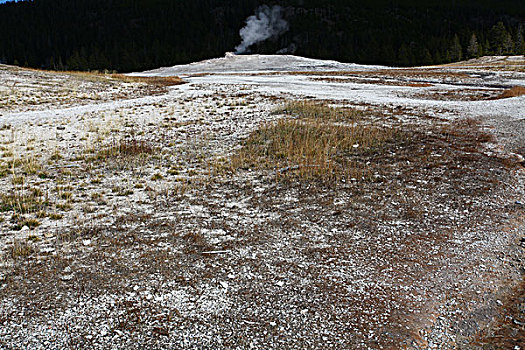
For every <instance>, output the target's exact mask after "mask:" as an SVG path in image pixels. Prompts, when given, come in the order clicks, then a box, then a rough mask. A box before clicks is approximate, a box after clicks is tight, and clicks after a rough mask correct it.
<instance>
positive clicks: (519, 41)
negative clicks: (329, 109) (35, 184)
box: [0, 0, 525, 72]
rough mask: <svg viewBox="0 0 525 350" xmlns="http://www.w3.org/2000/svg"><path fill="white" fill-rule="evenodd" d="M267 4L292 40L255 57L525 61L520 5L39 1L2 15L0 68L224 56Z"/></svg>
mask: <svg viewBox="0 0 525 350" xmlns="http://www.w3.org/2000/svg"><path fill="white" fill-rule="evenodd" d="M261 4H269V5H273V4H278V5H280V6H282V7H283V16H284V18H285V19H286V20H287V21H288V22H289V30H288V31H287V32H286V33H285V34H283V35H282V36H280V37H279V38H278V39H274V40H267V41H265V42H262V43H260V44H257V45H255V46H253V47H252V52H256V53H275V52H277V51H279V50H282V49H285V51H286V50H287V51H288V52H290V53H294V54H297V55H302V56H308V57H314V58H330V59H337V60H340V61H346V62H356V63H373V64H388V65H400V66H406V65H427V64H434V63H444V62H451V61H458V60H461V59H465V58H471V57H475V56H479V55H486V54H498V55H499V54H524V53H525V43H524V35H525V2H523V1H521V0H512V1H510V0H503V1H501V0H499V1H498V0H481V1H480V0H477V1H473V0H463V1H461V0H442V1H437V0H431V1H416V0H368V1H364V0H353V1H352V0H346V1H345V0H320V1H313V0H281V1H260V0H228V1H226V0H89V1H86V0H33V1H28V2H19V3H6V4H2V5H0V27H1V28H2V35H1V36H0V62H3V63H8V64H18V65H23V66H31V67H38V68H52V69H69V70H95V69H98V70H100V69H109V70H117V71H123V72H126V71H136V70H144V69H149V68H154V67H159V66H168V65H174V64H178V63H187V62H190V61H196V60H200V59H204V58H209V57H217V56H222V55H223V54H224V53H225V52H226V51H232V50H233V48H234V47H235V46H236V45H238V44H239V42H240V37H239V30H240V29H241V28H242V27H243V25H244V21H245V19H246V18H247V17H248V16H250V15H252V14H253V13H254V11H255V9H256V8H257V7H258V6H259V5H261Z"/></svg>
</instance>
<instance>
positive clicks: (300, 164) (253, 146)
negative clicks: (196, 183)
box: [231, 102, 397, 180]
mask: <svg viewBox="0 0 525 350" xmlns="http://www.w3.org/2000/svg"><path fill="white" fill-rule="evenodd" d="M283 111H284V112H285V113H286V114H288V115H291V116H294V117H297V118H300V119H289V118H287V119H282V120H279V121H277V122H276V123H269V124H265V125H263V126H261V127H260V128H259V129H258V130H257V131H255V132H254V133H252V134H251V135H250V136H249V137H248V139H247V140H246V141H245V142H244V144H243V147H242V149H241V150H239V151H238V152H237V153H236V154H235V155H234V156H233V157H232V160H231V164H232V167H233V168H234V169H239V168H242V169H274V170H276V174H277V175H291V174H294V175H296V176H298V177H299V178H302V179H321V180H333V179H339V178H348V179H351V178H356V179H361V178H363V177H366V174H367V166H366V162H365V161H364V160H363V156H365V155H367V154H371V153H374V152H376V151H377V150H379V149H380V148H382V147H383V146H384V145H385V143H387V142H388V141H390V140H392V139H394V138H395V137H396V134H397V131H395V130H394V129H392V128H385V127H376V126H365V125H355V124H352V125H346V124H335V123H333V122H332V121H333V120H334V119H335V120H341V118H345V117H348V118H353V119H355V116H354V113H355V115H359V114H360V113H361V112H357V111H354V112H351V111H344V110H341V109H337V108H332V107H328V106H325V105H318V104H313V103H311V102H299V103H295V102H293V103H289V104H287V105H285V107H284V109H283ZM345 113H350V114H348V115H347V114H345Z"/></svg>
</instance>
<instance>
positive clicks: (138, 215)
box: [0, 56, 525, 349]
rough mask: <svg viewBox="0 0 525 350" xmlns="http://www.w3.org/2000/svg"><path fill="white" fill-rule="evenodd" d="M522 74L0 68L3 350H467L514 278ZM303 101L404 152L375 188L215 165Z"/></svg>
mask: <svg viewBox="0 0 525 350" xmlns="http://www.w3.org/2000/svg"><path fill="white" fill-rule="evenodd" d="M509 62H510V63H509ZM524 67H525V61H524V60H523V59H521V58H503V57H501V58H492V59H488V58H483V59H480V60H478V61H476V62H467V63H464V64H461V65H453V66H444V67H427V68H411V69H391V68H387V67H366V66H358V65H349V64H340V63H336V62H327V61H318V60H309V59H303V58H296V57H292V56H279V57H275V56H230V57H226V58H222V59H218V60H209V61H204V62H201V63H197V64H193V65H187V66H181V67H173V68H166V69H160V70H156V71H152V72H145V73H141V75H157V76H166V75H180V76H183V77H185V80H186V81H187V83H186V84H184V85H178V86H171V87H167V88H165V89H164V90H162V91H161V90H158V89H151V88H150V87H148V85H147V84H145V83H137V82H116V81H109V82H107V81H104V80H102V81H101V80H100V77H98V78H96V79H94V80H95V81H93V80H90V79H88V78H87V77H81V76H80V77H79V76H74V77H73V76H68V75H64V74H56V73H43V72H37V71H28V70H20V69H15V68H13V67H7V66H2V67H1V69H0V74H1V80H2V81H3V82H8V83H7V84H3V85H2V87H1V88H0V96H1V97H2V100H0V101H2V102H3V103H1V104H0V172H2V174H3V177H1V178H0V189H1V191H0V192H1V193H3V197H2V203H1V204H2V207H0V220H1V221H0V249H1V251H2V253H1V254H2V257H1V258H0V261H1V267H0V348H6V349H14V348H27V349H62V348H97V349H105V348H116V349H123V348H130V349H134V348H137V349H138V348H145V347H148V348H210V349H224V348H238V349H245V348H260V349H268V348H275V349H277V348H279V349H285V348H290V349H291V348H296V349H306V348H309V349H321V348H333V349H342V348H347V349H366V348H400V347H404V346H407V347H410V346H411V347H416V348H428V349H433V348H442V349H449V348H454V347H458V346H465V347H468V346H472V347H475V346H474V345H472V344H473V336H475V335H476V334H477V333H478V332H479V331H480V330H483V329H485V328H487V327H489V329H490V325H491V322H492V321H494V320H495V319H496V318H497V316H498V315H501V313H502V311H501V305H500V304H503V303H504V301H505V296H506V295H507V294H508V293H509V290H510V288H512V287H513V286H515V285H516V284H517V283H518V282H519V281H520V280H521V279H523V276H522V274H521V273H522V271H523V270H522V269H523V266H524V265H523V250H522V248H520V246H519V244H518V243H519V239H520V237H521V236H523V235H525V233H524V231H523V218H524V214H525V212H524V205H523V204H520V203H523V202H524V191H525V189H524V173H523V167H522V165H520V164H519V162H520V161H522V159H521V158H520V155H523V154H525V150H524V148H523V137H524V136H523V135H525V128H524V120H525V108H524V106H525V96H521V97H520V96H518V97H513V98H506V99H497V97H498V96H500V95H501V93H502V92H503V91H504V90H505V89H507V88H510V87H512V86H516V85H521V86H525V73H524ZM298 99H308V100H319V101H321V100H322V101H325V102H327V103H330V104H333V105H338V106H352V107H354V108H357V109H360V110H365V111H366V113H367V114H366V116H367V117H366V118H367V119H366V120H365V121H364V122H365V123H373V124H374V125H381V126H383V127H389V128H400V129H402V130H403V132H404V135H409V136H410V137H409V138H407V139H406V140H399V141H398V142H397V143H396V144H393V145H392V146H391V148H389V149H388V150H387V151H384V152H383V153H380V154H376V155H366V157H370V158H369V159H368V158H367V159H368V161H369V163H367V164H370V169H371V170H370V171H371V172H373V174H374V177H373V178H374V179H375V180H373V181H371V180H365V179H346V180H345V181H344V182H342V181H339V182H337V183H328V184H326V183H319V182H317V181H313V182H309V181H306V182H305V181H302V180H298V179H295V178H294V177H291V178H287V179H284V180H283V179H279V178H276V176H275V171H270V172H267V171H264V170H260V169H257V168H254V169H250V168H245V169H233V170H232V169H230V168H228V166H227V165H228V162H229V157H230V156H232V154H235V152H236V150H237V149H239V148H240V147H241V146H242V142H243V140H244V139H246V137H248V136H249V135H250V133H252V132H253V131H255V130H256V129H257V128H258V127H259V126H260V125H262V124H264V123H267V122H272V121H274V120H277V119H280V118H284V116H283V115H282V114H279V113H274V111H275V109H276V108H278V107H279V106H281V105H282V103H283V102H284V101H288V100H298ZM465 118H470V119H469V121H467V122H462V120H464V119H465ZM486 133H492V134H495V135H496V139H495V140H492V139H490V138H489V139H490V141H489V142H482V141H480V140H478V139H476V137H477V136H476V135H478V134H479V135H485V134H486ZM480 137H481V136H480ZM489 139H488V140H489ZM126 147H127V148H126ZM133 147H136V148H133ZM124 148H125V149H126V150H129V154H128V153H126V152H127V151H126V152H123V149H124ZM137 149H138V150H143V151H144V154H140V155H137V154H136V153H138V151H137ZM31 220H34V221H31ZM33 226H34V227H33ZM520 269H521V270H520ZM502 300H503V301H502ZM513 317H514V316H513ZM516 320H517V321H518V322H521V321H522V320H518V319H516ZM522 340H523V339H522ZM522 340H521V341H522ZM517 341H520V340H517ZM516 344H518V343H516Z"/></svg>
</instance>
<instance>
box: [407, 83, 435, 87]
mask: <svg viewBox="0 0 525 350" xmlns="http://www.w3.org/2000/svg"><path fill="white" fill-rule="evenodd" d="M406 86H410V87H431V86H434V85H432V84H429V83H409V84H407V85H406Z"/></svg>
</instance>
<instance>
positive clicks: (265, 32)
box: [235, 5, 289, 54]
mask: <svg viewBox="0 0 525 350" xmlns="http://www.w3.org/2000/svg"><path fill="white" fill-rule="evenodd" d="M288 29H289V26H288V22H287V21H286V20H285V19H284V18H283V16H282V8H281V6H277V5H275V6H273V7H269V6H267V5H262V6H260V7H258V8H257V9H256V10H255V15H253V16H250V17H248V19H246V26H245V27H244V28H242V29H241V31H240V32H239V34H240V35H241V38H242V42H241V43H240V45H239V46H237V47H236V48H235V53H237V54H242V53H245V52H246V51H247V50H248V48H249V47H250V46H252V45H253V44H256V43H258V42H261V41H264V40H266V39H269V38H276V37H278V36H279V35H281V34H283V33H285V32H286V31H288Z"/></svg>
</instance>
